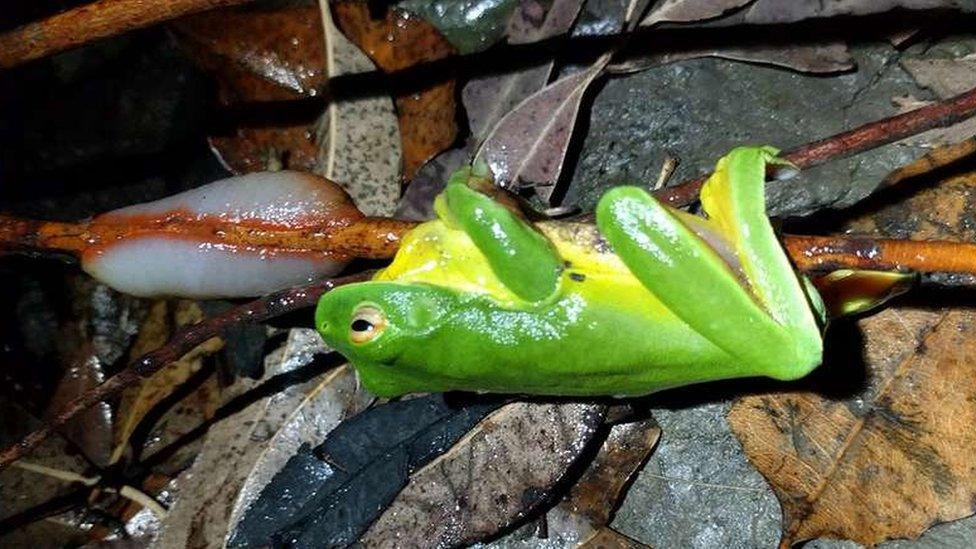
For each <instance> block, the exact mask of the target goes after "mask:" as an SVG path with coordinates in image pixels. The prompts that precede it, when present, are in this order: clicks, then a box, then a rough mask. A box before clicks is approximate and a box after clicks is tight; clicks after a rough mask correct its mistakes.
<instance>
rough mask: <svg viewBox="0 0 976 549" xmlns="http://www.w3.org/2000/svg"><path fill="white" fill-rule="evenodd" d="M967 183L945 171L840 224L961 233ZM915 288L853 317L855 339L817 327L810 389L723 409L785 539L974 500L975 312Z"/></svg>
mask: <svg viewBox="0 0 976 549" xmlns="http://www.w3.org/2000/svg"><path fill="white" fill-rule="evenodd" d="M974 186H976V175H974V174H963V175H956V176H953V177H950V178H948V179H944V180H942V181H940V182H938V184H937V185H934V186H932V187H927V188H925V189H924V190H921V191H919V192H918V193H916V194H915V195H913V196H911V197H909V198H908V199H905V200H901V201H896V202H895V203H892V204H890V205H886V206H884V207H883V208H881V209H878V210H876V211H870V215H867V216H864V217H862V218H858V219H855V220H854V221H853V222H851V224H850V226H849V227H847V229H848V230H850V231H853V232H869V233H871V234H874V235H875V236H877V235H878V234H881V235H884V236H888V237H901V238H904V237H908V236H911V237H913V238H920V239H924V238H949V239H957V240H958V239H966V240H968V239H972V238H974V237H976V235H974V234H973V231H972V227H971V224H970V223H969V222H968V221H967V219H968V216H969V213H968V212H969V211H971V208H972V207H973V203H972V198H971V196H972V189H973V188H974ZM930 297H931V296H930ZM918 299H919V300H920V302H921V303H922V304H923V306H922V307H912V306H909V305H902V306H899V307H892V308H889V309H886V310H884V311H882V312H880V313H878V314H876V315H874V316H871V317H868V318H865V319H863V320H861V321H859V322H858V327H859V328H860V330H861V332H862V334H863V335H862V336H861V337H863V341H859V340H857V339H856V338H855V340H854V341H847V342H843V341H840V340H838V339H837V338H836V334H837V332H838V331H839V329H835V330H834V331H833V333H834V334H835V337H834V339H831V333H828V336H827V337H828V339H827V345H828V350H827V355H828V358H827V359H826V360H825V363H824V364H823V365H822V366H821V367H820V369H819V370H818V372H817V373H816V374H815V377H814V381H815V380H818V379H819V380H820V381H819V383H817V384H815V385H814V386H815V387H820V390H810V389H804V388H799V389H796V390H793V391H789V392H785V393H782V394H771V395H757V396H750V397H746V398H742V399H740V400H739V401H738V402H737V403H736V404H735V406H734V407H733V409H732V411H731V412H730V414H729V422H730V424H731V426H732V429H733V431H734V432H735V433H736V435H737V436H738V437H739V439H740V440H741V441H742V445H743V447H744V449H745V451H746V452H747V455H748V456H749V459H750V460H751V461H752V462H753V463H754V464H755V465H756V467H757V468H758V469H759V470H760V472H762V473H763V475H764V476H765V477H766V479H767V480H768V481H769V483H770V484H771V485H772V487H773V489H774V491H775V492H776V495H777V497H778V498H779V500H780V503H781V504H782V506H783V515H784V528H783V531H784V533H783V540H784V544H790V543H793V542H796V541H801V540H805V539H810V538H813V537H818V536H827V537H839V538H845V539H852V540H854V541H857V542H859V543H864V544H874V543H878V542H881V541H883V540H886V539H890V538H899V537H909V538H914V537H917V536H918V535H920V534H921V533H922V532H924V531H925V530H926V529H927V528H928V527H930V526H931V525H932V524H934V523H938V522H944V521H948V520H955V519H958V518H961V517H964V516H968V515H970V514H972V513H973V511H974V510H976V509H974V506H973V501H974V500H976V491H974V489H973V486H976V484H974V483H976V470H974V469H973V468H972V466H971V462H972V459H971V456H972V454H973V452H976V435H974V433H973V431H972V430H971V429H968V428H965V427H963V426H965V425H968V424H970V423H971V422H972V421H974V420H976V408H974V407H973V406H972V400H973V398H974V396H973V395H976V378H974V377H973V376H972V375H971V374H972V371H971V368H970V367H969V365H970V364H971V361H972V357H973V356H974V353H976V346H974V345H976V344H974V341H976V337H974V335H976V333H974V330H976V312H974V311H973V310H971V309H969V308H966V307H963V306H954V307H953V308H948V309H947V308H939V307H938V306H937V304H929V306H924V304H926V301H931V299H927V298H926V295H925V294H924V293H920V294H918ZM953 301H954V300H950V301H949V303H953ZM831 345H834V346H835V347H834V348H831V347H830V346H831ZM847 346H855V348H854V349H849V348H847ZM862 352H863V359H860V357H861V356H862ZM811 383H813V382H811Z"/></svg>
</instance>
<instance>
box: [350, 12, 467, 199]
mask: <svg viewBox="0 0 976 549" xmlns="http://www.w3.org/2000/svg"><path fill="white" fill-rule="evenodd" d="M333 11H334V12H335V19H336V23H337V24H338V26H339V28H340V29H342V32H343V33H345V35H346V36H347V37H348V38H349V39H350V40H352V42H353V43H354V44H356V45H357V46H359V48H360V49H362V50H363V51H364V52H366V54H367V55H369V57H370V59H372V60H373V62H374V63H376V65H377V66H378V67H379V68H380V69H381V70H383V71H384V72H387V73H390V72H395V71H401V70H404V69H407V68H409V67H412V66H414V65H417V64H421V63H428V62H431V61H436V60H438V59H443V58H445V57H448V56H450V55H453V54H455V53H456V50H455V49H454V47H453V46H452V45H451V44H450V42H448V41H447V40H446V39H445V38H444V37H443V36H442V35H441V34H440V32H439V31H438V30H437V28H435V27H434V26H432V25H431V24H430V23H428V22H427V21H425V20H424V19H421V18H419V17H416V16H411V15H410V14H408V13H405V12H403V11H401V10H399V9H397V8H391V9H388V10H387V11H386V15H385V17H383V18H379V19H374V18H373V17H372V16H371V14H370V7H369V5H368V4H367V3H366V2H355V1H352V2H350V1H344V2H338V3H335V4H333ZM441 72H442V73H443V74H440V75H438V76H437V77H436V78H430V79H426V78H425V79H424V80H425V81H424V82H423V83H422V84H421V85H420V86H417V85H416V84H409V85H407V86H403V87H404V88H405V89H404V90H403V91H400V92H398V93H397V94H396V97H395V99H396V106H397V115H398V118H399V121H400V138H401V141H402V144H403V171H404V178H405V179H406V180H408V181H409V180H411V179H413V176H414V174H416V172H417V170H418V169H420V167H421V166H422V165H423V164H424V163H425V162H427V161H428V160H430V159H431V158H433V157H434V156H435V155H437V154H438V153H440V152H441V151H443V150H445V149H447V148H448V147H449V146H451V144H452V143H454V140H455V138H456V137H457V132H458V128H457V122H456V120H455V112H456V110H457V105H456V104H455V99H454V86H455V80H454V78H453V75H452V74H450V73H448V72H444V71H441ZM427 80H430V81H429V82H428V81H427Z"/></svg>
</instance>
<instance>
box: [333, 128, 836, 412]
mask: <svg viewBox="0 0 976 549" xmlns="http://www.w3.org/2000/svg"><path fill="white" fill-rule="evenodd" d="M777 152H778V151H776V150H775V149H773V148H770V147H742V148H737V149H735V150H733V151H732V152H730V153H729V154H728V155H727V156H725V157H724V158H722V159H721V160H719V162H718V165H717V167H716V169H715V172H714V174H713V175H712V176H711V178H709V179H708V181H707V182H706V183H705V186H704V187H703V189H702V192H701V204H702V207H703V210H704V212H705V214H706V216H707V217H701V216H696V215H691V214H688V213H685V212H683V211H679V210H676V209H674V208H671V207H669V206H666V205H664V204H662V203H660V202H659V201H657V200H656V199H655V198H653V197H652V196H651V195H650V194H648V193H647V192H645V191H644V190H642V189H641V188H638V187H616V188H613V189H611V190H609V191H608V192H607V193H606V194H605V195H603V197H602V198H601V200H600V202H599V204H598V206H597V209H596V226H593V225H592V224H586V223H573V222H557V221H544V222H539V223H530V222H528V221H526V220H525V219H524V218H523V217H521V216H520V215H519V213H518V212H515V211H513V210H512V209H511V208H509V207H506V206H505V205H503V204H501V203H500V202H497V201H495V200H493V199H492V198H490V197H489V196H488V195H486V194H483V193H482V192H479V191H478V190H476V189H475V188H474V187H477V185H473V183H475V182H477V181H479V180H480V181H481V182H482V183H484V181H485V180H486V179H487V173H479V170H478V169H471V168H468V169H465V170H461V171H460V172H458V173H455V174H454V175H453V176H452V177H451V179H450V181H449V183H448V184H447V187H446V189H445V190H444V192H443V193H442V194H441V195H440V196H438V198H437V200H436V203H435V210H436V212H437V215H438V219H436V220H434V221H429V222H427V223H424V224H421V225H419V226H418V227H416V228H415V229H414V230H412V231H411V232H410V233H409V234H408V235H407V236H406V237H405V238H404V240H403V243H402V246H401V247H400V250H399V252H398V253H397V255H396V257H395V259H394V260H393V262H392V263H391V264H390V265H389V267H387V268H386V269H384V270H383V271H380V272H379V273H378V274H376V276H375V277H374V278H373V280H371V281H369V282H363V283H359V284H352V285H349V286H344V287H340V288H337V289H335V290H333V291H332V292H330V293H327V294H325V295H324V296H323V297H322V298H321V300H320V301H319V304H318V309H317V311H316V316H315V322H316V327H317V328H318V330H319V332H320V333H321V334H322V337H323V338H324V339H325V341H326V343H327V344H329V345H330V346H332V347H334V348H335V349H336V350H337V351H339V352H340V353H342V354H343V355H345V356H346V357H347V358H348V359H349V360H350V361H351V362H352V363H353V364H354V365H355V367H356V368H357V369H358V371H359V374H360V376H361V378H362V381H363V383H364V384H365V386H366V387H367V388H368V389H369V390H370V391H372V392H374V393H376V394H377V395H381V396H387V397H390V396H396V395H401V394H404V393H410V392H420V391H424V392H433V391H447V390H454V389H460V390H468V391H481V392H502V393H527V394H543V395H565V396H572V395H610V396H625V395H627V396H633V395H644V394H648V393H652V392H654V391H659V390H662V389H666V388H670V387H676V386H681V385H687V384H692V383H699V382H704V381H711V380H719V379H729V378H739V377H748V376H768V377H771V378H775V379H780V380H790V379H796V378H799V377H802V376H804V375H806V374H807V373H809V372H810V371H811V370H813V369H814V368H816V367H817V365H818V364H820V362H821V357H822V354H823V337H822V334H823V326H824V322H825V321H824V315H823V306H822V303H821V301H820V297H819V296H818V295H817V292H816V290H814V289H813V288H812V286H811V285H810V284H809V283H807V282H806V280H805V279H804V278H803V277H802V276H801V275H799V274H798V273H797V272H796V271H794V269H793V267H792V265H791V264H790V261H789V259H788V258H787V256H786V254H785V252H784V251H783V248H782V247H781V246H780V243H779V241H778V240H777V238H776V235H775V233H774V231H773V228H772V226H771V225H770V223H769V219H768V218H767V217H766V211H765V198H764V194H763V191H764V185H765V183H764V181H765V174H766V166H767V164H785V162H784V161H782V160H780V159H778V158H777V156H776V155H777Z"/></svg>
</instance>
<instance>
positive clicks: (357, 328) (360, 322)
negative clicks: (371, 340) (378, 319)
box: [352, 318, 373, 332]
mask: <svg viewBox="0 0 976 549" xmlns="http://www.w3.org/2000/svg"><path fill="white" fill-rule="evenodd" d="M372 329H373V324H372V323H371V322H370V321H368V320H364V319H362V318H357V319H356V320H353V321H352V331H354V332H368V331H370V330H372Z"/></svg>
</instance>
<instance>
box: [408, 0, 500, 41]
mask: <svg viewBox="0 0 976 549" xmlns="http://www.w3.org/2000/svg"><path fill="white" fill-rule="evenodd" d="M518 4H519V1H518V0H471V1H467V2H455V1H452V0H433V1H429V0H406V1H404V2H400V3H399V4H398V5H399V7H400V8H402V9H404V10H406V11H408V12H410V13H413V14H415V15H418V16H420V17H422V18H424V19H426V20H427V21H429V22H430V23H431V24H433V25H434V26H435V27H437V28H438V29H439V30H440V31H441V34H443V35H444V36H445V37H446V38H447V39H448V40H449V41H450V42H451V44H454V47H455V48H457V50H458V52H460V53H462V54H467V53H474V52H478V51H481V50H484V49H487V48H489V47H491V46H492V45H493V44H495V43H496V42H498V41H499V40H501V39H502V37H503V36H505V31H506V29H507V27H508V25H509V20H510V19H511V17H512V13H514V11H515V9H516V6H517V5H518Z"/></svg>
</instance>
